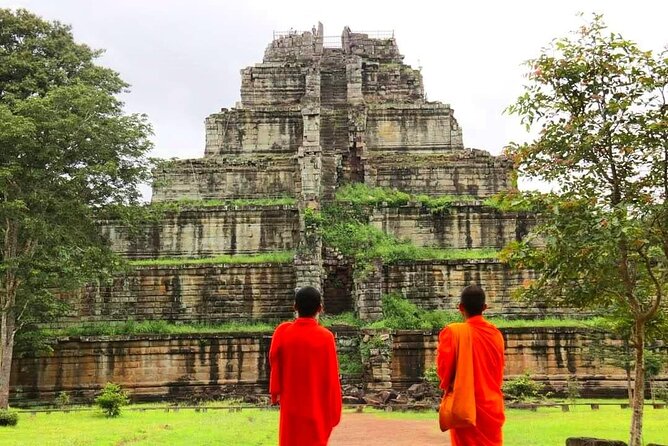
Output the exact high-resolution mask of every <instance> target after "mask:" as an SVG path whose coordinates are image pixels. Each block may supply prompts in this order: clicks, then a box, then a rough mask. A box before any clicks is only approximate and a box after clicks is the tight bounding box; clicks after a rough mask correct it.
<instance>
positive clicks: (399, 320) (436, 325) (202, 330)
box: [19, 296, 603, 350]
mask: <svg viewBox="0 0 668 446" xmlns="http://www.w3.org/2000/svg"><path fill="white" fill-rule="evenodd" d="M387 300H388V299H386V301H387ZM389 300H390V301H391V302H392V303H391V304H390V305H389V306H388V305H386V307H385V308H386V314H388V317H387V318H383V319H381V320H379V321H375V322H370V323H369V322H364V321H362V320H360V319H358V318H357V317H356V316H355V315H354V314H353V313H351V312H347V313H343V314H340V315H326V314H325V315H323V316H321V318H320V323H321V324H322V325H324V326H325V327H329V328H332V327H336V326H347V327H353V328H377V329H402V328H405V329H422V330H430V329H434V330H437V329H441V328H443V327H444V326H445V325H447V324H449V323H450V322H457V321H460V320H461V319H460V316H459V313H458V312H456V311H450V312H448V311H426V310H420V309H418V308H417V307H416V306H415V305H414V304H411V303H410V302H408V301H406V300H405V299H403V298H401V297H397V296H393V297H391V298H389ZM488 320H489V321H490V322H492V323H493V324H494V325H496V326H497V327H499V328H514V327H535V328H539V327H547V328H551V327H588V328H602V327H603V326H602V325H601V323H600V321H601V319H598V318H594V319H582V320H580V319H534V320H507V319H500V318H490V319H488ZM405 321H408V322H405ZM278 323H279V322H278V321H274V322H272V321H263V322H260V321H253V320H249V321H239V322H225V323H222V324H181V323H179V324H175V323H172V322H168V321H164V320H147V321H133V320H130V321H125V322H91V323H83V324H77V325H72V326H69V327H65V328H50V329H43V330H42V331H41V332H40V335H41V336H42V337H44V338H45V339H53V338H57V337H65V336H132V335H147V334H156V335H157V334H166V335H167V334H216V333H271V332H273V331H274V329H275V328H276V325H277V324H278ZM19 350H20V349H19Z"/></svg>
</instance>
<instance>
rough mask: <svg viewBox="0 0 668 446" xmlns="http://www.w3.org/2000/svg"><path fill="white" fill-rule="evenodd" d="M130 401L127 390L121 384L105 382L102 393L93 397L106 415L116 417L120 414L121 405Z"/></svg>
mask: <svg viewBox="0 0 668 446" xmlns="http://www.w3.org/2000/svg"><path fill="white" fill-rule="evenodd" d="M129 402H130V400H129V398H128V394H127V392H125V391H124V390H123V389H121V386H119V385H118V384H114V383H107V385H106V386H104V389H102V393H101V394H100V395H99V396H98V397H97V398H95V404H97V405H98V406H100V408H101V409H102V411H103V412H104V413H105V415H106V416H107V417H117V416H119V415H120V414H121V407H123V406H126V405H127V404H128V403H129Z"/></svg>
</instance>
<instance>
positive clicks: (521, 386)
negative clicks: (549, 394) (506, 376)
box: [503, 373, 545, 402]
mask: <svg viewBox="0 0 668 446" xmlns="http://www.w3.org/2000/svg"><path fill="white" fill-rule="evenodd" d="M544 388H545V386H544V385H543V384H542V383H539V382H538V381H536V380H534V379H532V378H531V376H530V375H529V374H528V373H525V374H524V375H522V376H519V377H517V378H514V379H511V380H508V381H506V382H505V383H504V384H503V393H504V395H505V397H506V399H509V400H513V401H521V402H532V401H538V400H541V399H543V398H544V396H543V395H542V392H543V389H544Z"/></svg>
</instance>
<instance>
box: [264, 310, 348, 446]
mask: <svg viewBox="0 0 668 446" xmlns="http://www.w3.org/2000/svg"><path fill="white" fill-rule="evenodd" d="M269 363H270V366H271V374H270V378H269V393H271V397H272V402H274V403H275V402H277V401H278V402H279V404H280V406H281V409H280V422H279V429H278V437H279V440H278V444H279V445H280V446H326V445H327V441H328V440H329V435H330V434H331V433H332V429H333V428H334V426H336V425H337V424H339V421H340V420H341V384H340V382H339V364H338V360H337V357H336V345H335V343H334V335H333V334H332V332H330V331H329V330H327V329H326V328H324V327H322V326H320V325H319V324H318V321H317V320H316V319H314V318H308V317H304V318H298V319H296V320H295V321H294V322H284V323H282V324H281V325H279V326H278V327H277V328H276V331H274V335H273V336H272V339H271V348H270V350H269Z"/></svg>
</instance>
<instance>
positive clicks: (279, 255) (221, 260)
mask: <svg viewBox="0 0 668 446" xmlns="http://www.w3.org/2000/svg"><path fill="white" fill-rule="evenodd" d="M293 258H294V252H293V251H277V252H266V253H260V254H241V255H220V256H216V257H205V258H198V259H188V258H164V257H163V258H158V259H144V260H132V261H130V262H129V263H130V265H131V266H137V267H140V266H181V265H220V264H256V263H290V262H292V260H293Z"/></svg>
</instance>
